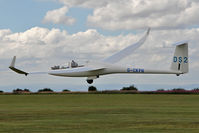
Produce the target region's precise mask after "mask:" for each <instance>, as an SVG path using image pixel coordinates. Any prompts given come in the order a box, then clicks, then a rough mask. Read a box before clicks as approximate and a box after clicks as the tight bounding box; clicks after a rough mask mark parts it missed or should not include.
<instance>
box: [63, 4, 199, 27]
mask: <svg viewBox="0 0 199 133" xmlns="http://www.w3.org/2000/svg"><path fill="white" fill-rule="evenodd" d="M59 1H60V2H61V3H63V4H65V5H66V6H69V7H83V8H92V9H93V14H92V15H89V16H88V19H87V22H88V24H89V25H90V26H93V27H100V28H103V29H106V30H132V29H143V28H146V27H152V28H153V29H155V28H156V29H180V28H191V27H193V26H196V25H197V26H198V23H199V16H198V15H197V14H198V13H197V11H198V10H199V1H197V0H161V1H160V0H109V1H107V0H101V1H98V0H86V1H85V0H72V1H69V0H59Z"/></svg>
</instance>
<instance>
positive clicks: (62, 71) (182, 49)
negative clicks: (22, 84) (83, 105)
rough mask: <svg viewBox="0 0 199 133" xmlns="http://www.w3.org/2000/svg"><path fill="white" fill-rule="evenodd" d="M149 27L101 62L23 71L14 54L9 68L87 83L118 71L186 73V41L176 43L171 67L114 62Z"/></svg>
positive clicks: (137, 44) (26, 73)
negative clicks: (161, 68)
mask: <svg viewBox="0 0 199 133" xmlns="http://www.w3.org/2000/svg"><path fill="white" fill-rule="evenodd" d="M149 32H150V29H148V31H147V33H146V35H144V37H143V38H141V39H140V41H138V42H137V43H135V44H132V45H130V46H128V47H127V48H125V49H123V50H121V51H119V52H118V53H116V54H114V55H112V56H110V57H108V58H106V59H104V60H103V61H101V62H86V64H85V65H78V64H77V63H76V62H74V61H72V62H71V63H69V65H68V66H67V67H60V66H55V67H52V68H51V69H52V70H50V71H48V72H30V73H29V72H25V71H23V70H20V69H18V68H16V67H15V60H16V56H14V57H13V60H12V63H11V65H10V67H9V68H10V69H11V70H13V71H15V72H16V73H19V74H24V75H26V76H27V75H30V74H49V75H54V76H63V77H87V82H88V83H89V84H92V83H93V80H94V79H97V78H99V76H102V75H107V74H118V73H125V74H126V73H128V74H175V75H177V76H179V75H181V74H185V73H188V71H189V63H188V43H187V42H182V43H179V44H176V49H175V53H174V56H173V60H172V63H171V67H170V69H168V70H150V69H145V68H134V67H121V66H117V65H116V64H114V63H116V62H118V61H120V60H121V59H123V58H125V57H126V56H129V55H130V54H132V53H133V51H134V50H135V49H137V48H139V47H140V46H141V45H142V44H143V43H144V42H145V40H146V39H147V37H148V35H149Z"/></svg>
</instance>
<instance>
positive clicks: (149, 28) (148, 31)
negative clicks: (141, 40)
mask: <svg viewBox="0 0 199 133" xmlns="http://www.w3.org/2000/svg"><path fill="white" fill-rule="evenodd" d="M150 31H151V27H148V29H147V35H149V33H150Z"/></svg>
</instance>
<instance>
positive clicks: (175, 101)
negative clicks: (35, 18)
mask: <svg viewBox="0 0 199 133" xmlns="http://www.w3.org/2000/svg"><path fill="white" fill-rule="evenodd" d="M0 132H2V133H35V132H41V133H132V132H134V133H136V132H137V133H149V132H151V133H199V95H162V94H160V95H147V94H49V95H47V94H40V95H0Z"/></svg>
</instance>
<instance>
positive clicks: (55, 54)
mask: <svg viewBox="0 0 199 133" xmlns="http://www.w3.org/2000/svg"><path fill="white" fill-rule="evenodd" d="M198 10H199V1H198V0H161V1H160V0H100V1H99V0H28V1H27V0H20V1H13V0H1V1H0V17H1V18H0V62H1V63H0V90H3V91H8V92H9V91H12V90H13V89H16V88H21V89H24V88H28V89H30V90H31V91H37V90H38V89H42V88H46V87H47V88H51V89H53V90H55V91H61V90H63V89H69V90H74V91H87V89H88V87H89V85H88V84H87V82H86V78H69V77H67V78H63V77H54V76H50V75H33V76H28V77H25V76H23V75H17V74H15V73H14V72H12V71H10V70H9V69H8V66H9V65H10V62H11V60H12V57H13V56H17V62H16V65H17V67H19V68H20V69H23V70H25V71H28V72H30V71H47V70H50V67H51V66H54V65H60V64H61V65H64V64H67V62H69V61H71V60H76V61H78V62H80V63H83V62H84V61H87V60H91V61H92V60H99V61H100V60H103V59H104V58H106V57H108V56H111V55H112V54H114V53H116V52H117V51H120V50H121V49H123V48H125V47H127V46H128V45H130V44H132V43H135V42H136V41H138V40H139V39H140V38H141V37H142V36H143V35H144V33H145V32H146V30H147V28H148V27H151V33H150V35H149V37H148V39H147V41H146V42H145V43H144V45H143V46H141V47H140V48H139V49H137V50H136V51H134V52H133V54H132V55H130V56H128V57H127V58H125V59H123V60H122V61H120V62H118V64H119V65H123V66H133V67H141V68H142V67H144V68H151V69H165V70H168V69H169V68H170V64H171V61H172V56H173V53H174V47H173V45H172V44H174V43H176V42H179V41H189V63H190V72H189V73H188V74H185V75H181V76H179V77H177V76H175V75H151V74H150V75H129V74H128V75H125V74H123V75H121V74H116V75H115V74H114V75H106V76H101V77H100V78H99V79H96V80H95V81H94V84H93V85H94V86H96V87H97V88H98V89H99V90H118V89H121V88H122V87H124V86H129V85H132V84H134V85H135V86H136V87H138V89H140V90H146V91H147V90H155V89H160V88H165V89H172V88H174V87H175V88H178V87H183V88H186V89H191V88H196V87H199V83H198V74H199V69H198V68H199V62H198V58H199V54H198V50H199V44H198V42H199V37H198V36H199V15H198ZM116 65H117V64H116Z"/></svg>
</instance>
